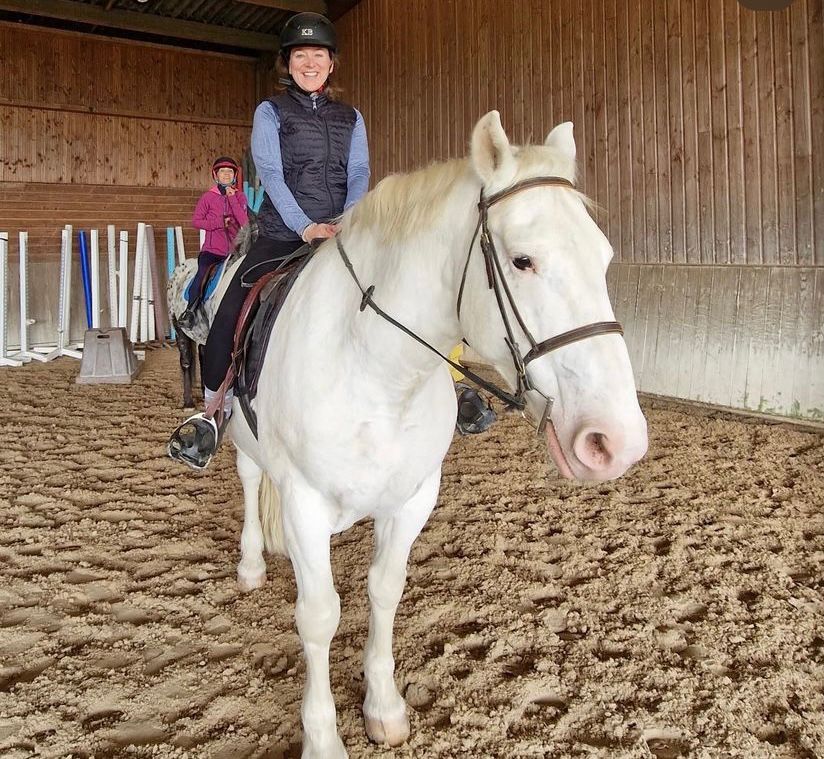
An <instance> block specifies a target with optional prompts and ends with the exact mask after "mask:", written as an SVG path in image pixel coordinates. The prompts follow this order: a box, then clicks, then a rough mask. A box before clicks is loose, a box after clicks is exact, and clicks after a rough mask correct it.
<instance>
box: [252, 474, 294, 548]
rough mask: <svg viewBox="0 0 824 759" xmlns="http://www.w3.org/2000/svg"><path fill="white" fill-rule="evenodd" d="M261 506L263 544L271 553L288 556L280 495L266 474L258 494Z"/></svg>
mask: <svg viewBox="0 0 824 759" xmlns="http://www.w3.org/2000/svg"><path fill="white" fill-rule="evenodd" d="M258 502H259V504H260V526H261V529H262V530H263V543H264V545H265V546H266V550H267V551H268V552H269V553H275V554H280V555H281V556H286V555H287V554H286V536H285V535H284V534H283V519H282V517H281V513H280V493H278V489H277V488H276V487H275V483H274V482H272V480H271V479H270V478H269V476H268V475H266V474H264V475H263V479H261V481H260V491H259V492H258Z"/></svg>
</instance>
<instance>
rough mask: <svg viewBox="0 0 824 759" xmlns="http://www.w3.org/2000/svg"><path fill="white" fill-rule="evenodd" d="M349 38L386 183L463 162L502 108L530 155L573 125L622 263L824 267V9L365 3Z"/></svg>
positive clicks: (349, 61)
mask: <svg viewBox="0 0 824 759" xmlns="http://www.w3.org/2000/svg"><path fill="white" fill-rule="evenodd" d="M411 19H422V21H416V22H415V23H411V21H410V20H411ZM338 26H339V29H340V33H341V37H342V39H343V43H344V45H343V47H344V65H343V66H342V67H341V71H340V73H341V76H342V78H343V80H344V82H345V85H346V89H347V97H348V99H349V100H350V101H351V102H352V103H353V104H355V105H356V106H358V107H359V108H361V110H362V111H363V113H364V117H365V119H366V122H367V128H368V129H369V132H370V144H371V148H372V158H373V174H374V177H375V179H380V178H381V177H383V176H385V175H386V174H387V173H390V172H393V171H403V170H408V169H411V168H414V167H416V166H419V165H422V164H425V163H428V162H430V161H432V160H436V159H443V158H448V157H454V156H456V155H463V154H465V153H466V146H467V144H468V140H469V135H470V132H471V128H472V125H473V124H474V122H475V121H476V120H477V119H478V118H479V117H480V116H481V115H483V113H484V112H485V111H486V110H488V109H490V108H497V109H498V110H500V111H501V114H502V117H503V121H504V125H505V126H506V128H507V129H508V131H509V133H510V136H511V138H512V139H513V140H515V141H519V142H523V141H530V140H531V141H533V142H535V141H540V140H542V139H543V137H544V135H545V134H546V132H548V131H549V129H550V128H551V127H552V126H554V125H555V124H557V123H559V122H561V121H565V120H573V121H574V122H575V136H576V140H577V143H578V155H579V159H580V162H581V165H580V183H581V185H582V187H583V189H584V190H585V191H586V192H587V193H588V194H590V195H591V196H592V197H593V198H594V199H595V200H596V201H597V202H598V203H599V205H600V206H602V207H603V208H604V209H605V210H606V215H605V217H604V218H603V219H602V223H603V226H604V229H605V231H606V232H607V233H608V236H609V237H610V240H611V241H612V243H613V245H614V246H615V249H616V254H617V260H618V261H623V262H629V261H634V262H637V263H650V264H654V263H655V264H657V263H668V262H686V263H692V264H738V263H751V264H761V263H764V264H779V265H789V266H797V265H810V264H813V263H817V264H821V263H822V259H824V157H822V153H824V150H822V148H824V145H822V142H823V141H824V138H822V136H821V135H822V132H824V130H822V129H821V128H820V125H821V123H822V118H824V112H823V111H822V109H824V74H822V71H824V49H822V47H824V43H823V42H822V39H824V31H823V30H822V29H823V27H824V21H822V0H794V2H793V3H792V4H791V6H790V7H789V8H788V9H786V10H784V11H780V12H755V11H750V10H747V9H745V8H743V7H742V6H741V5H739V3H738V2H737V1H736V0H668V2H666V3H661V2H660V0H626V1H624V0H549V1H548V2H539V1H538V0H513V2H508V3H498V2H496V1H495V0H461V2H455V0H449V1H448V2H442V1H441V0H410V2H408V3H405V4H404V5H403V6H402V9H401V8H399V7H398V6H397V5H395V4H393V3H392V2H390V0H362V2H361V3H360V4H359V5H358V6H356V7H355V8H354V9H353V10H352V11H350V12H349V13H348V14H346V16H344V17H343V19H341V21H340V22H339V24H338ZM354 48H357V53H356V54H353V53H349V52H348V51H350V50H352V49H354ZM815 125H818V128H815Z"/></svg>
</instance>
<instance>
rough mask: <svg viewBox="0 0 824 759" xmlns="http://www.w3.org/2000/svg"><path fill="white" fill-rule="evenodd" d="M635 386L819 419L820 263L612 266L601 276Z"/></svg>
mask: <svg viewBox="0 0 824 759" xmlns="http://www.w3.org/2000/svg"><path fill="white" fill-rule="evenodd" d="M608 286H609V291H610V296H611V298H612V301H613V304H614V306H615V315H616V317H617V318H618V320H619V321H621V322H622V323H623V324H624V326H625V333H626V341H627V347H628V349H629V351H630V354H631V355H632V357H633V369H634V371H635V378H636V383H637V385H638V388H639V389H640V390H642V391H644V392H648V393H652V394H655V395H666V396H674V397H678V398H686V399H690V400H695V401H702V402H705V403H711V404H714V405H720V406H727V407H732V408H739V409H747V410H751V411H757V412H760V413H768V414H776V415H780V416H787V417H793V418H801V419H811V420H815V421H824V381H823V380H822V377H824V373H822V371H821V369H822V366H824V340H823V339H822V320H821V315H822V313H823V312H824V311H822V309H824V270H822V269H821V268H820V267H801V266H792V267H790V266H749V265H741V266H738V265H734V266H715V265H705V266H689V265H684V264H674V265H673V264H669V265H666V264H656V265H647V264H617V265H615V266H612V267H611V268H610V270H609V274H608Z"/></svg>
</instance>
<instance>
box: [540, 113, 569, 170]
mask: <svg viewBox="0 0 824 759" xmlns="http://www.w3.org/2000/svg"><path fill="white" fill-rule="evenodd" d="M544 145H546V146H547V147H549V148H555V150H557V151H559V152H560V153H561V154H562V155H565V156H567V157H568V158H569V159H571V160H573V161H574V160H575V138H574V137H573V136H572V122H571V121H565V122H564V123H563V124H558V126H556V127H555V129H553V130H552V131H551V132H550V133H549V134H548V135H547V136H546V140H544Z"/></svg>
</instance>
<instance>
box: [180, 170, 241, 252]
mask: <svg viewBox="0 0 824 759" xmlns="http://www.w3.org/2000/svg"><path fill="white" fill-rule="evenodd" d="M225 219H228V223H227V222H226V221H225ZM248 221H249V214H248V213H247V212H246V196H245V195H244V194H243V193H242V192H241V191H240V190H238V191H237V192H236V193H235V194H234V195H232V197H229V196H228V195H222V194H221V192H220V190H218V188H217V185H215V186H214V187H212V188H211V189H209V190H207V191H206V192H204V193H203V195H201V196H200V200H198V201H197V205H196V206H195V212H194V214H193V215H192V226H194V227H195V228H197V229H205V230H206V239H205V240H204V241H203V246H202V247H201V248H200V250H201V251H208V252H209V253H215V254H216V255H219V256H227V255H229V253H230V252H231V250H232V243H233V242H234V241H235V237H236V236H237V233H238V230H239V229H240V228H241V227H242V226H243V225H244V224H246V223H248Z"/></svg>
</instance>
